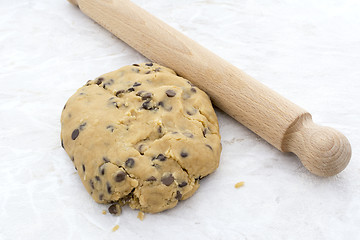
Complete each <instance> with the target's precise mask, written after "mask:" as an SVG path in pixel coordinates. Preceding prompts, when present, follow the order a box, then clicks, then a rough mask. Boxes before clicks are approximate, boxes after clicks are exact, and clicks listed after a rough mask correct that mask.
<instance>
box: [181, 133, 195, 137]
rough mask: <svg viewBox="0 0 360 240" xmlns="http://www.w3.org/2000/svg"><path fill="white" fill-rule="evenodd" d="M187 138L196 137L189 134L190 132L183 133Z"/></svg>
mask: <svg viewBox="0 0 360 240" xmlns="http://www.w3.org/2000/svg"><path fill="white" fill-rule="evenodd" d="M183 134H184V136H185V137H188V138H193V137H194V135H193V134H192V133H189V132H184V133H183Z"/></svg>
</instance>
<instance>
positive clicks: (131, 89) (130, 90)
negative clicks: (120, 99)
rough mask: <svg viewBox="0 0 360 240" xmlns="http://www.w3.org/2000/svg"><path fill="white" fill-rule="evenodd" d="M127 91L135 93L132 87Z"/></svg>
mask: <svg viewBox="0 0 360 240" xmlns="http://www.w3.org/2000/svg"><path fill="white" fill-rule="evenodd" d="M127 91H128V92H133V91H135V89H134V88H133V87H131V88H128V90H127Z"/></svg>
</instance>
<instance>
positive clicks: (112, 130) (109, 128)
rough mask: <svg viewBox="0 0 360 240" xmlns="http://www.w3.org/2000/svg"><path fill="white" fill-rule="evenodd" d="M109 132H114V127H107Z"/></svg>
mask: <svg viewBox="0 0 360 240" xmlns="http://www.w3.org/2000/svg"><path fill="white" fill-rule="evenodd" d="M106 129H107V130H109V131H110V132H114V126H112V125H109V126H107V127H106Z"/></svg>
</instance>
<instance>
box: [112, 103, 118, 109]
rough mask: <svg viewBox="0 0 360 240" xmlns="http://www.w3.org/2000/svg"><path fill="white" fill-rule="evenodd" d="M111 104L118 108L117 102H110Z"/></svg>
mask: <svg viewBox="0 0 360 240" xmlns="http://www.w3.org/2000/svg"><path fill="white" fill-rule="evenodd" d="M111 105H114V106H115V107H116V108H119V105H118V103H117V102H111Z"/></svg>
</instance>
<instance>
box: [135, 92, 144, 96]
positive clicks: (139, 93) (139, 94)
mask: <svg viewBox="0 0 360 240" xmlns="http://www.w3.org/2000/svg"><path fill="white" fill-rule="evenodd" d="M144 92H145V91H139V92H137V93H136V96H141V95H142V94H143V93H144Z"/></svg>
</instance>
